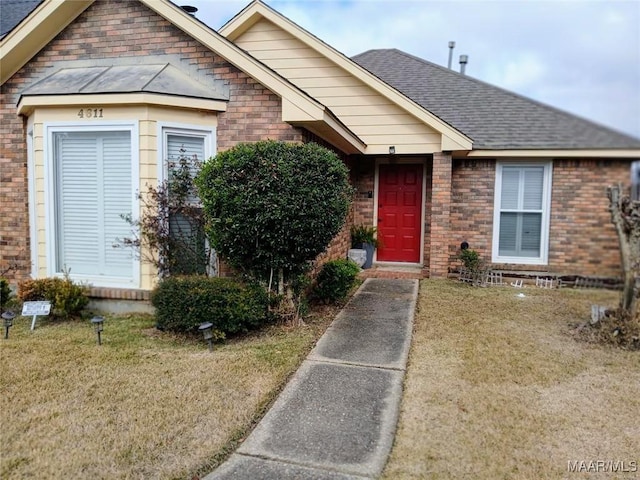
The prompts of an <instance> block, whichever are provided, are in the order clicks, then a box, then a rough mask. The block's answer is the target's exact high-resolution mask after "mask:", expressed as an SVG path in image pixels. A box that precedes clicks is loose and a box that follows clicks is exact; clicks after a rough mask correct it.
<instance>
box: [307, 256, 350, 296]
mask: <svg viewBox="0 0 640 480" xmlns="http://www.w3.org/2000/svg"><path fill="white" fill-rule="evenodd" d="M359 271H360V267H358V265H356V263H355V262H353V261H351V260H349V259H348V258H343V259H340V260H332V261H330V262H327V263H325V264H324V265H323V266H322V269H321V270H320V273H318V278H317V280H316V288H315V296H316V298H318V299H319V300H322V301H325V302H338V301H340V300H344V299H345V298H346V296H347V294H348V293H349V290H351V287H353V285H354V284H355V281H356V277H357V276H358V272H359Z"/></svg>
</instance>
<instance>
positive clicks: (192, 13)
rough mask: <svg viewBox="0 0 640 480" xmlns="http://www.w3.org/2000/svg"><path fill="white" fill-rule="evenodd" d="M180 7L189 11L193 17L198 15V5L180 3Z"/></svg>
mask: <svg viewBox="0 0 640 480" xmlns="http://www.w3.org/2000/svg"><path fill="white" fill-rule="evenodd" d="M180 8H181V9H182V10H184V11H185V12H187V13H188V14H189V15H191V16H192V17H195V16H196V12H197V11H198V9H197V8H196V7H192V6H191V5H180Z"/></svg>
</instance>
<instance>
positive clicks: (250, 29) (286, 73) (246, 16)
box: [220, 2, 472, 153]
mask: <svg viewBox="0 0 640 480" xmlns="http://www.w3.org/2000/svg"><path fill="white" fill-rule="evenodd" d="M283 32H286V33H287V34H288V35H285V34H284V33H283ZM220 33H221V34H222V35H224V36H226V37H227V38H229V39H230V40H232V41H234V42H236V43H237V44H238V45H240V46H241V47H242V48H243V49H245V50H247V51H249V52H250V53H251V54H252V55H254V56H256V58H259V59H260V60H261V61H263V62H264V63H266V64H267V65H269V66H270V67H271V68H273V69H274V70H276V71H277V72H278V73H280V74H281V75H282V76H283V77H285V78H287V79H289V80H290V81H292V82H293V83H295V84H296V85H298V86H299V87H300V88H303V89H305V91H308V92H309V94H310V95H311V96H313V97H314V98H318V99H320V98H321V97H318V96H317V94H316V92H315V91H314V90H313V87H317V86H319V83H318V82H317V79H318V78H321V79H325V78H326V79H334V82H335V83H333V84H332V86H336V87H341V86H343V84H342V83H341V82H340V81H335V79H336V78H341V77H345V76H350V77H352V78H356V79H358V80H359V81H360V83H359V84H356V85H355V86H359V85H367V86H369V87H371V88H372V89H373V90H374V91H375V92H376V93H377V94H378V95H380V96H382V97H384V98H386V99H387V100H389V101H390V102H391V103H392V104H394V105H396V106H397V107H398V108H399V109H401V110H403V111H404V112H406V113H407V114H409V115H412V116H414V117H415V118H417V119H419V120H421V121H422V122H423V123H424V124H425V126H428V127H430V128H431V129H432V130H435V131H437V132H439V133H441V134H442V137H443V138H442V140H441V141H440V142H438V145H437V147H436V146H435V145H431V144H427V145H426V146H425V147H426V150H427V151H440V150H441V149H444V148H446V149H447V150H471V148H472V140H471V139H470V138H469V137H467V136H466V135H464V134H462V133H461V132H459V131H458V130H456V129H454V128H452V127H451V126H449V125H448V124H446V123H445V122H443V121H442V120H440V119H439V118H438V117H436V116H435V115H433V114H431V113H430V112H428V111H427V110H425V109H424V108H422V107H421V106H419V105H418V104H416V103H415V102H413V101H411V100H409V99H408V98H407V97H405V96H404V95H402V94H401V93H400V92H398V91H397V90H395V89H393V88H391V87H390V86H389V85H387V84H386V83H384V82H382V81H381V80H380V79H378V78H377V77H375V76H374V75H372V74H371V73H369V72H368V71H366V70H365V69H363V68H361V67H360V66H359V65H357V64H356V63H355V62H353V61H351V60H350V59H348V58H347V57H345V56H344V55H342V54H341V53H340V52H338V51H337V50H335V49H333V48H332V47H330V46H329V45H327V44H325V43H323V42H321V41H320V40H319V39H317V38H316V37H314V36H313V35H311V34H310V33H309V32H307V31H305V30H304V29H302V28H300V27H299V26H298V25H296V24H295V23H293V22H291V21H290V20H288V19H287V18H285V17H283V16H282V15H280V14H279V13H277V12H275V11H274V10H272V9H271V8H269V7H268V6H266V5H264V4H263V3H261V2H254V3H252V4H251V5H249V6H248V7H247V8H245V10H243V11H242V12H241V13H240V14H238V15H237V16H236V17H234V18H233V19H232V20H231V21H229V23H227V24H226V25H224V26H223V27H222V28H221V29H220ZM295 40H298V42H299V43H296V42H295ZM264 45H268V48H267V49H265V47H264ZM305 47H306V50H305ZM277 50H280V52H281V55H280V57H279V58H278V56H277V53H276V52H277ZM291 51H292V52H293V53H291ZM318 54H321V57H318ZM293 55H295V56H296V60H295V61H294V60H293V59H292V58H291V57H292V56H293ZM300 55H304V57H303V58H301V57H300ZM303 78H304V79H309V80H310V82H309V83H307V84H304V83H302V82H300V81H299V80H300V79H303ZM312 79H313V80H312ZM314 82H315V83H314ZM350 85H352V86H353V85H354V83H351V84H350ZM322 101H323V103H324V104H325V105H327V106H328V107H329V108H331V109H332V111H334V113H336V115H338V117H339V118H340V119H341V120H342V121H343V122H345V124H346V125H347V126H349V127H350V128H352V126H351V125H350V124H349V123H348V122H346V121H345V120H344V119H343V117H342V115H343V113H340V112H338V111H337V110H336V109H334V107H333V105H332V104H331V102H330V100H329V98H328V97H322ZM354 131H355V132H356V133H357V134H358V135H360V133H359V132H358V130H356V129H355V128H354ZM363 140H364V141H365V142H366V143H367V144H368V145H370V146H371V142H370V140H369V139H368V138H364V137H363ZM367 153H368V152H367Z"/></svg>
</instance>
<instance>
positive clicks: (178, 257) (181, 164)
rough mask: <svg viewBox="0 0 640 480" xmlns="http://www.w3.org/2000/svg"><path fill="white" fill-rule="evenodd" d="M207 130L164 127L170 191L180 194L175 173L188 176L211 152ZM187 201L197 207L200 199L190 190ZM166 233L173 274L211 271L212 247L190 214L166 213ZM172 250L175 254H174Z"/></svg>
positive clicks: (198, 169) (202, 229) (173, 193)
mask: <svg viewBox="0 0 640 480" xmlns="http://www.w3.org/2000/svg"><path fill="white" fill-rule="evenodd" d="M209 135H210V133H209V132H200V131H193V130H184V131H181V130H179V129H166V130H165V131H164V143H165V154H166V158H165V162H166V165H167V181H168V184H169V194H170V195H180V194H181V192H180V190H179V189H177V188H175V185H177V182H176V175H180V176H182V175H185V174H187V173H188V175H189V176H190V177H191V179H193V178H195V176H196V175H197V174H198V172H199V171H200V168H201V166H202V163H203V162H204V160H205V159H206V158H207V155H210V154H211V152H209V151H208V148H207V146H208V142H207V140H208V139H209ZM186 200H187V203H188V204H190V205H192V206H195V207H198V206H200V199H199V198H198V197H197V195H196V194H195V193H193V192H189V193H188V195H187V196H186ZM169 233H170V235H171V237H172V239H173V244H174V248H173V250H176V251H175V252H173V251H172V252H171V254H170V256H171V258H170V259H169V260H170V261H169V264H170V269H171V273H173V274H194V273H197V274H204V273H207V272H208V271H210V268H211V267H210V265H209V264H210V259H211V256H212V252H211V249H210V247H209V245H208V242H207V239H206V235H205V232H204V225H203V224H202V223H201V222H198V221H196V220H195V219H194V218H193V217H191V216H190V215H185V214H183V213H181V212H175V213H170V214H169ZM174 253H175V255H174Z"/></svg>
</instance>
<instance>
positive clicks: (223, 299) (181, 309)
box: [151, 276, 269, 338]
mask: <svg viewBox="0 0 640 480" xmlns="http://www.w3.org/2000/svg"><path fill="white" fill-rule="evenodd" d="M151 303H152V304H153V306H154V307H156V319H157V322H158V328H160V329H163V330H171V331H175V332H196V331H197V330H198V327H199V326H200V324H202V323H205V322H211V323H213V329H214V335H215V336H216V337H217V338H224V337H225V336H226V335H227V334H233V333H238V332H245V331H247V330H249V329H250V328H256V327H258V326H260V325H263V324H264V323H265V322H266V321H267V318H268V316H267V309H268V304H269V299H268V296H267V292H266V291H265V289H264V288H262V287H260V286H259V285H256V284H245V283H242V282H239V281H237V280H233V279H229V278H211V277H204V276H175V277H168V278H166V279H164V280H162V281H161V282H160V283H159V284H158V286H157V287H156V288H155V289H154V291H153V292H152V293H151Z"/></svg>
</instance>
